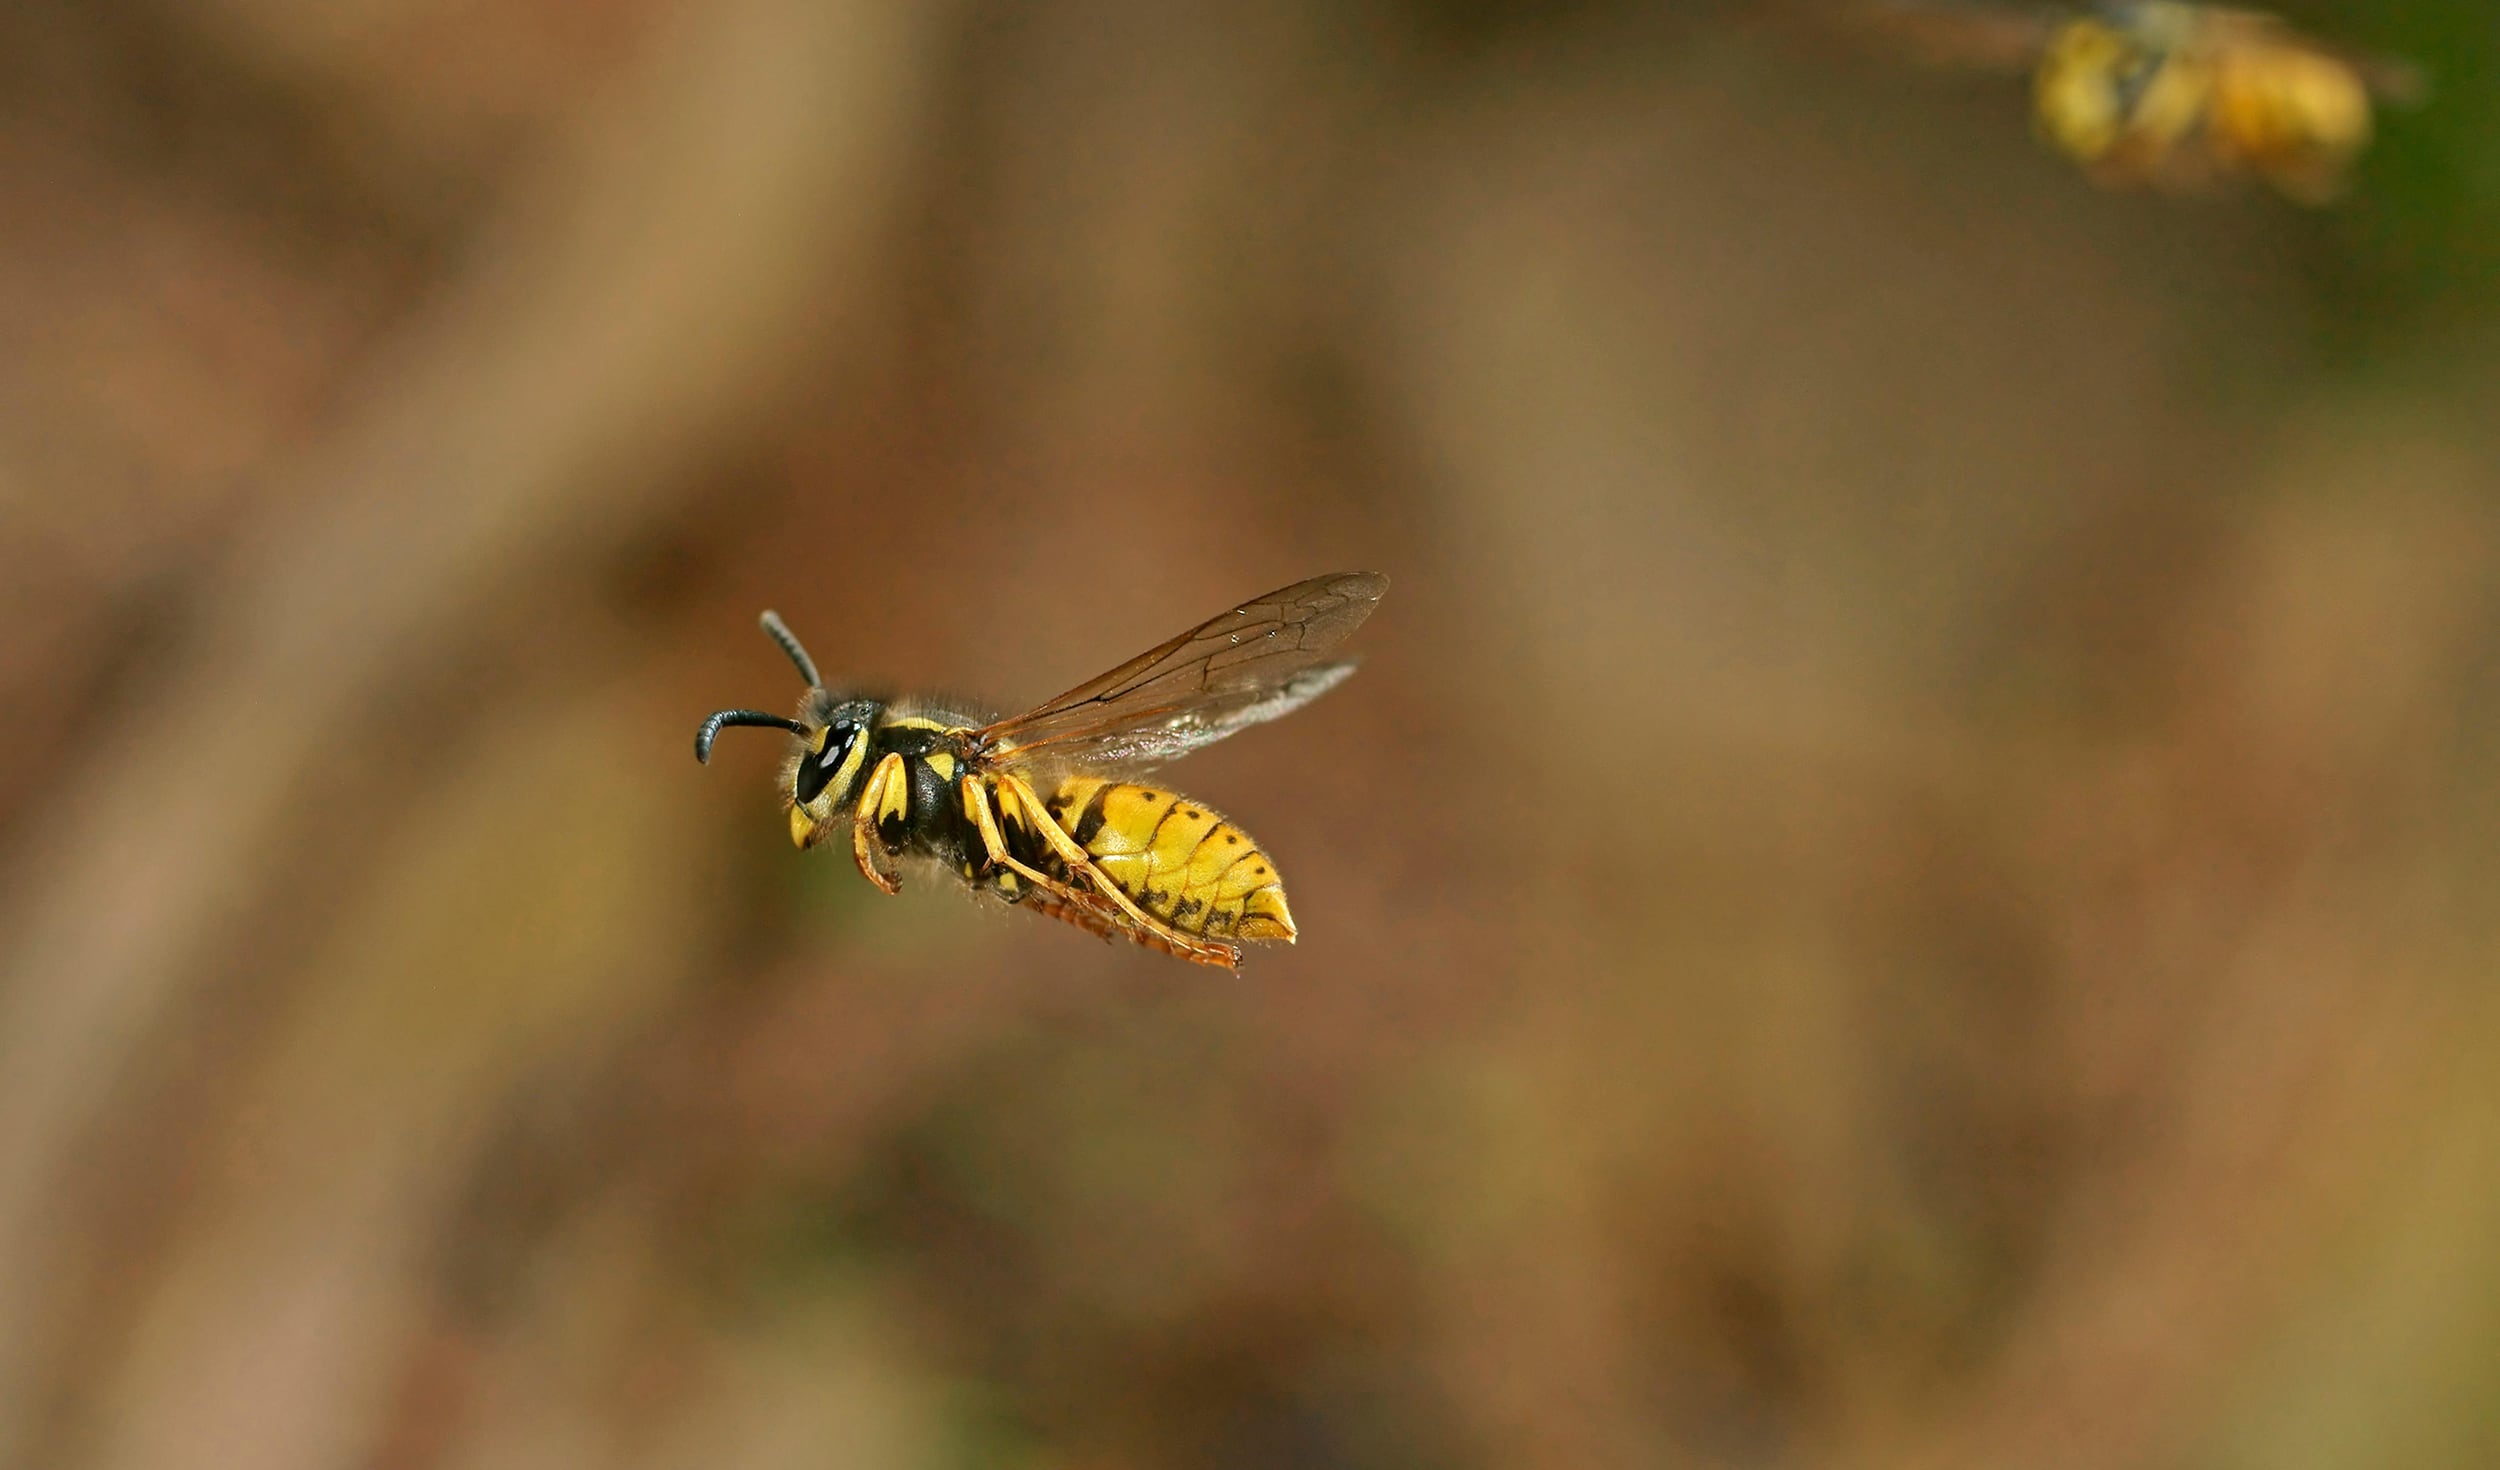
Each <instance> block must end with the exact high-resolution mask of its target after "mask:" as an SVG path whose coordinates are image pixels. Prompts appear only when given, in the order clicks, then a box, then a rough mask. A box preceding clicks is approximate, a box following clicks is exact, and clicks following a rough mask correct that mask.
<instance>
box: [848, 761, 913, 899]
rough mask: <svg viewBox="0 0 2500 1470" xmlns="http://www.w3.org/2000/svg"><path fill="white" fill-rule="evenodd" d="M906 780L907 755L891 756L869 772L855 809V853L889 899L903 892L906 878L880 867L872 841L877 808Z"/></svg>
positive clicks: (866, 874)
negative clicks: (904, 772)
mask: <svg viewBox="0 0 2500 1470" xmlns="http://www.w3.org/2000/svg"><path fill="white" fill-rule="evenodd" d="M904 779H905V778H904V776H903V758H902V757H901V756H899V755H888V756H887V757H886V758H885V759H884V760H881V761H879V762H877V768H876V769H875V770H874V771H872V772H870V773H869V775H868V784H867V785H866V786H864V787H862V788H861V789H860V793H859V801H858V803H857V804H856V805H854V806H853V807H852V808H851V856H852V857H853V858H854V859H855V860H857V861H858V863H859V871H860V876H862V877H864V878H866V879H867V880H868V881H869V882H871V883H874V884H876V885H877V886H878V887H879V888H882V889H884V890H885V893H886V896H887V897H889V898H891V897H893V896H894V895H895V894H897V893H900V892H902V891H903V880H901V879H900V878H897V877H895V876H893V875H892V874H890V873H888V872H886V871H885V869H884V868H882V867H880V866H878V864H877V860H876V857H875V856H874V848H873V846H872V844H874V843H875V841H876V836H877V811H878V809H879V808H880V807H882V806H884V805H885V804H886V798H887V795H888V793H890V792H892V791H894V790H895V789H897V788H898V787H899V786H900V785H901V784H902V782H903V780H904Z"/></svg>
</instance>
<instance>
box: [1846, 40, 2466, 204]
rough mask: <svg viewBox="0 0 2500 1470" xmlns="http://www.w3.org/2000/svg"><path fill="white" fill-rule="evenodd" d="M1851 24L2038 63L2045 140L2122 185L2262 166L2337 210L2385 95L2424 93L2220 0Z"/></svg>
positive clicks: (2272, 178)
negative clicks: (2378, 103)
mask: <svg viewBox="0 0 2500 1470" xmlns="http://www.w3.org/2000/svg"><path fill="white" fill-rule="evenodd" d="M1849 17H1850V19H1852V20H1854V21H1855V22H1857V23H1858V24H1859V25H1860V26H1862V27H1873V28H1879V29H1881V30H1884V31H1887V32H1889V33H1890V34H1892V35H1893V36H1895V37H1896V38H1898V39H1899V40H1900V41H1901V42H1902V43H1903V44H1904V45H1905V46H1907V47H1909V48H1911V49H1913V50H1915V51H1916V52H1918V53H1920V54H1922V55H1923V56H1925V57H1926V58H1927V59H1929V60H1933V61H1937V62H1942V63H1946V64H1953V65H1964V66H1971V65H1976V66H1986V67H1995V68H2015V67H2019V68H2023V69H2027V70H2029V71H2030V73H2031V78H2032V116H2033V120H2034V122H2035V124H2036V125H2037V127H2038V128H2039V131H2040V135H2041V136H2042V137H2043V138H2044V139H2046V140H2047V141H2048V142H2049V143H2050V144H2051V145H2052V146H2054V147H2055V148H2057V149H2058V150H2059V151H2060V152H2063V153H2065V154H2066V155H2067V156H2069V157H2071V158H2073V159H2074V160H2075V161H2077V162H2078V163H2080V164H2082V165H2083V167H2084V168H2085V170H2086V171H2087V172H2089V173H2090V174H2091V175H2092V177H2093V178H2094V179H2096V180H2098V181H2099V182H2101V183H2103V184H2108V185H2113V186H2119V187H2129V186H2141V185H2151V186H2154V187H2157V188H2165V189H2193V188H2201V187H2205V186H2207V185H2210V184H2212V183H2213V182H2215V181H2216V180H2218V179H2221V178H2226V177H2230V176H2234V175H2240V174H2253V175H2255V176H2256V177H2258V178H2260V179H2263V180H2264V181H2265V182H2266V183H2268V184H2270V185H2272V186H2273V187H2274V188H2275V189H2276V190H2277V191H2278V192H2280V193H2282V194H2283V195H2284V196H2285V197H2286V198H2289V199H2293V200H2296V201H2298V202H2300V203H2303V204H2324V203H2328V202H2330V201H2332V200H2333V199H2335V198H2336V197H2337V196H2339V195H2341V194H2342V193H2343V191H2344V188H2345V186H2346V184H2347V182H2348V181H2349V179H2350V176H2351V171H2352V165H2353V162H2354V160H2355V159H2357V158H2359V157H2360V155H2361V152H2362V150H2363V149H2365V148H2367V147H2368V146H2369V144H2370V137H2371V131H2372V123H2373V112H2374V103H2375V101H2376V100H2377V99H2382V98H2383V99H2386V100H2388V101H2396V102H2411V101H2415V100H2418V99H2419V97H2420V96H2421V94H2422V90H2423V88H2422V80H2421V77H2420V74H2419V73H2418V72H2416V71H2415V70H2414V69H2413V68H2412V67H2410V66H2408V65H2406V64H2404V63H2402V62H2397V61H2391V60H2387V59H2384V58H2376V57H2363V56H2357V55H2353V54H2350V53H2347V52H2344V51H2341V50H2338V49H2337V48H2335V47H2332V46H2330V45H2328V44H2326V43H2325V42H2323V41H2319V40H2316V39H2315V38H2313V37H2310V36H2306V35H2303V34H2301V33H2300V32H2299V31H2296V30H2294V29H2292V28H2291V27H2290V26H2289V25H2287V24H2285V23H2284V22H2283V21H2282V20H2280V19H2278V18H2277V17H2275V16H2272V15H2269V14H2266V13H2264V12H2262V11H2256V10H2240V9H2234V8H2230V7H2226V6H2219V5H2189V4H2179V3H2173V0H2107V3H2103V4H2100V5H2097V6H2094V7H2093V8H2091V9H2090V10H2086V11H2072V10H2066V11H2058V10H2041V11H2020V10H2012V9H2000V8H1994V7H1987V6H1979V5H1954V4H1945V3H1915V0H1864V3H1862V4H1859V5H1857V6H1855V7H1853V9H1852V10H1851V11H1850V12H1849Z"/></svg>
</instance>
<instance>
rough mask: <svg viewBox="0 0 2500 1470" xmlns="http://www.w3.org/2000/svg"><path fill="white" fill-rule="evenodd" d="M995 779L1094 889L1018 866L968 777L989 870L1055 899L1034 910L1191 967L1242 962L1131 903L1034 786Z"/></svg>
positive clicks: (969, 805) (1231, 951)
mask: <svg viewBox="0 0 2500 1470" xmlns="http://www.w3.org/2000/svg"><path fill="white" fill-rule="evenodd" d="M996 779H998V780H1000V781H1002V782H1004V783H1006V784H1007V786H1008V789H1009V790H1010V791H1012V792H1013V793H1014V794H1015V797H1016V800H1017V801H1018V802H1019V803H1021V804H1022V806H1023V809H1024V811H1025V812H1026V813H1027V814H1028V817H1029V819H1030V822H1031V824H1032V825H1033V827H1034V828H1035V829H1036V830H1038V831H1039V832H1040V833H1041V834H1042V837H1043V840H1044V841H1046V842H1049V843H1050V845H1051V848H1052V850H1053V851H1055V852H1057V853H1058V854H1059V858H1060V860H1061V861H1062V862H1065V863H1066V864H1067V865H1068V871H1069V872H1070V873H1072V874H1082V875H1083V876H1084V879H1085V882H1086V884H1087V885H1088V886H1089V887H1091V888H1092V889H1093V890H1094V892H1092V893H1088V892H1086V891H1085V890H1084V889H1082V888H1078V887H1076V886H1075V885H1074V884H1070V883H1062V882H1060V881H1059V880H1058V879H1056V878H1053V877H1051V876H1050V875H1049V874H1047V873H1044V872H1041V871H1039V870H1038V869H1035V868H1033V867H1030V866H1028V865H1026V864H1024V863H1021V862H1018V861H1017V860H1016V856H1015V854H1014V853H1011V852H1009V851H1008V850H1007V843H1006V839H1005V838H1004V837H1002V836H1001V835H1000V834H999V830H998V816H997V813H996V812H994V811H993V810H991V805H990V793H989V791H988V789H987V788H986V787H984V786H983V785H982V784H981V783H980V782H978V781H974V780H970V779H967V780H966V781H965V782H964V783H963V785H964V810H965V811H967V812H969V813H970V814H971V816H972V823H973V825H974V826H975V827H977V828H979V829H980V832H981V846H982V848H983V849H984V850H985V851H986V853H987V854H988V857H989V863H990V866H991V868H993V869H995V868H1001V867H1003V868H1005V869H1007V870H1008V871H1009V872H1011V873H1014V874H1015V875H1016V876H1017V877H1019V878H1022V879H1023V880H1024V881H1025V882H1027V883H1030V884H1032V885H1033V886H1034V887H1035V888H1036V889H1039V890H1040V891H1041V892H1042V893H1043V894H1045V895H1047V896H1048V898H1049V899H1051V900H1056V902H1055V903H1053V902H1043V903H1038V904H1035V905H1034V908H1035V909H1036V910H1037V911H1039V912H1041V913H1046V914H1049V915H1050V916H1051V917H1052V918H1055V919H1064V920H1066V921H1067V922H1069V923H1071V924H1075V925H1076V926H1078V927H1079V928H1082V929H1088V930H1091V931H1093V932H1094V933H1096V934H1100V935H1102V936H1103V937H1104V938H1106V939H1108V938H1110V937H1111V936H1112V935H1114V934H1119V935H1122V936H1124V937H1126V938H1129V939H1133V940H1135V941H1136V942H1138V943H1139V944H1142V945H1145V946H1146V947H1147V948H1149V949H1159V950H1162V951H1163V952H1164V953H1165V954H1171V955H1178V956H1179V957H1181V958H1182V959H1185V960H1188V961H1190V962H1192V963H1193V964H1200V965H1214V966H1217V967H1219V968H1221V969H1226V970H1230V969H1234V968H1236V967H1238V966H1239V965H1240V964H1241V951H1240V949H1239V948H1237V947H1235V946H1233V945H1230V944H1225V943H1223V942H1221V941H1219V940H1212V939H1197V938H1193V937H1192V936H1190V935H1187V934H1183V933H1182V932H1181V931H1179V930H1178V929H1175V928H1173V927H1172V926H1171V925H1169V924H1166V923H1164V922H1163V921H1162V920H1160V919H1158V918H1156V917H1155V916H1154V915H1152V914H1150V913H1147V912H1146V911H1145V910H1144V909H1141V908H1139V907H1138V906H1137V905H1136V904H1134V903H1131V902H1130V901H1129V897H1128V895H1127V894H1125V893H1122V892H1121V891H1120V890H1119V887H1118V885H1116V884H1114V883H1113V882H1112V881H1111V880H1110V879H1108V878H1106V877H1104V876H1103V875H1102V870H1101V869H1099V868H1096V867H1095V866H1094V864H1093V860H1092V859H1091V858H1089V857H1088V856H1086V853H1085V849H1083V848H1081V847H1078V846H1077V845H1076V842H1075V840H1074V839H1073V838H1071V837H1069V836H1068V834H1067V833H1065V832H1062V831H1061V830H1059V827H1058V824H1056V823H1054V822H1052V821H1051V820H1050V818H1049V816H1048V815H1047V813H1046V809H1045V808H1044V807H1043V805H1042V801H1041V798H1040V797H1038V796H1035V795H1034V794H1033V788H1032V787H1030V786H1027V785H1026V784H1024V782H1023V781H1021V780H1019V779H1018V778H1016V777H1014V776H1000V777H997V778H996Z"/></svg>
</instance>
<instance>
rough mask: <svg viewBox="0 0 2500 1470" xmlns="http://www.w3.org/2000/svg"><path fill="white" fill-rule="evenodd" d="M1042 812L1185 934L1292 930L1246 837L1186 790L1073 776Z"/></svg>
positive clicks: (1248, 935)
mask: <svg viewBox="0 0 2500 1470" xmlns="http://www.w3.org/2000/svg"><path fill="white" fill-rule="evenodd" d="M1049 809H1050V816H1051V819H1052V820H1053V821H1056V822H1057V823H1058V824H1059V825H1060V826H1061V827H1062V828H1064V829H1065V830H1066V831H1067V833H1068V835H1069V836H1071V837H1073V838H1075V839H1076V843H1077V846H1079V847H1082V848H1084V849H1085V852H1086V854H1087V856H1089V857H1091V858H1092V859H1093V861H1094V866H1096V867H1097V868H1100V869H1101V870H1102V873H1103V876H1105V877H1107V878H1109V879H1110V880H1111V881H1112V882H1114V883H1116V884H1118V885H1119V887H1120V891H1121V892H1123V893H1125V894H1127V895H1128V896H1129V898H1130V900H1131V901H1132V902H1134V903H1136V905H1137V906H1138V907H1139V908H1142V909H1145V910H1146V911H1147V912H1149V913H1151V914H1153V915H1154V916H1155V917H1156V918H1159V919H1162V920H1164V921H1166V922H1167V923H1169V924H1171V925H1172V927H1174V928H1175V929H1180V930H1183V931H1185V932H1187V933H1190V934H1198V935H1205V936H1209V937H1213V938H1219V939H1283V940H1288V941H1290V940H1291V939H1292V938H1293V937H1294V927H1293V913H1292V911H1291V910H1290V909H1288V908H1287V907H1286V906H1285V883H1284V879H1282V878H1280V877H1279V876H1277V873H1276V864H1275V862H1274V860H1272V859H1271V858H1269V857H1268V855H1267V854H1266V853H1265V852H1263V851H1261V850H1260V848H1259V845H1258V844H1257V843H1256V842H1253V841H1251V840H1250V834H1248V833H1246V832H1244V831H1242V830H1241V829H1240V828H1239V827H1236V826H1234V825H1233V824H1232V823H1230V822H1227V821H1225V820H1224V819H1223V818H1222V817H1221V816H1219V815H1217V814H1216V813H1215V812H1213V811H1210V810H1208V809H1207V808H1206V807H1204V806H1202V805H1200V804H1199V803H1197V802H1195V801H1192V800H1190V799H1189V798H1187V797H1185V796H1178V795H1175V794H1174V793H1172V792H1169V791H1157V790H1155V789H1154V788H1152V787H1149V786H1135V785H1130V784H1128V783H1126V782H1119V781H1104V780H1099V779H1097V778H1094V777H1090V776H1073V777H1070V778H1068V779H1067V780H1065V781H1062V782H1060V783H1059V786H1058V789H1057V790H1055V791H1053V792H1052V793H1051V794H1050V797H1049Z"/></svg>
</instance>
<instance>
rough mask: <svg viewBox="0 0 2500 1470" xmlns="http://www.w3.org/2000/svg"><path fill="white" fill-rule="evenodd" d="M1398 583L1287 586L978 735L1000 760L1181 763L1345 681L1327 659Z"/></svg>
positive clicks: (1358, 580) (1133, 766) (1111, 766)
mask: <svg viewBox="0 0 2500 1470" xmlns="http://www.w3.org/2000/svg"><path fill="white" fill-rule="evenodd" d="M1388 588H1389V579H1388V578H1386V577H1384V576H1381V575H1380V574H1379V573H1377V572H1334V573H1331V574H1329V575H1327V576H1324V577H1313V578H1311V579H1310V580H1309V581H1306V582H1296V583H1294V584H1293V585H1292V586H1290V587H1283V588H1279V589H1277V590H1276V591H1274V592H1270V593H1268V594H1267V595H1266V596H1264V597H1258V598H1253V599H1252V600H1250V601H1248V602H1245V603H1242V604H1241V605H1240V606H1238V607H1235V608H1232V609H1231V610H1229V611H1227V612H1224V613H1221V614H1218V615H1217V616H1215V617H1212V618H1209V619H1208V620H1207V621H1205V622H1203V623H1200V624H1199V625H1198V626H1197V627H1195V628H1192V629H1190V630H1189V631H1188V632H1186V633H1183V634H1181V635H1180V636H1179V637H1177V638H1175V639H1173V640H1172V641H1171V642H1169V643H1166V644H1164V645H1163V646H1162V647H1160V648H1154V649H1149V650H1148V651H1146V652H1144V653H1141V654H1139V655H1138V656H1137V657H1135V658H1133V659H1130V660H1129V661H1128V662H1127V663H1124V664H1122V665H1120V666H1119V667H1118V668H1116V669H1113V670H1111V671H1110V672H1109V673H1107V674H1103V675H1101V676H1100V677H1098V678H1094V679H1089V680H1087V681H1086V682H1084V683H1082V684H1079V685H1078V686H1076V687H1075V688H1074V689H1071V690H1069V691H1068V692H1067V693H1065V694H1062V695H1060V696H1059V697H1058V698H1056V699H1053V700H1050V701H1048V702H1047V703H1045V704H1043V705H1041V706H1040V707H1038V708H1035V709H1032V710H1028V711H1026V712H1025V713H1023V714H1020V715H1017V716H1014V717H1013V718H1011V719H1005V720H1001V721H999V722H998V723H996V724H994V725H989V726H986V727H984V728H982V729H980V730H977V731H975V732H974V734H973V739H974V741H975V744H976V746H977V748H979V749H980V750H981V752H982V755H983V757H984V758H985V759H987V760H988V761H990V762H991V763H993V764H996V765H1001V766H1065V767H1083V768H1084V769H1086V770H1089V771H1099V772H1101V773H1103V774H1106V775H1112V774H1122V773H1129V772H1138V771H1145V770H1149V769H1151V768H1153V767H1155V766H1158V765H1162V764H1164V763H1165V762H1167V761H1174V760H1178V759H1179V758H1180V757H1182V756H1184V755H1187V754H1188V753H1189V752H1191V751H1193V750H1196V749H1198V748H1199V747H1200V746H1202V745H1211V744H1213V743H1215V742H1216V741H1218V740H1221V739H1223V738H1224V737H1225V736H1227V735H1230V734H1232V733H1234V732H1235V731H1237V730H1241V729H1245V728H1247V727H1248V726H1251V725H1255V724H1258V723H1260V722H1262V721H1265V720H1272V719H1275V718H1276V717H1277V716H1279V715H1284V714H1290V713H1291V712H1293V711H1294V710H1297V709H1300V708H1301V707H1302V706H1303V705H1306V704H1308V703H1310V702H1311V701H1312V700H1314V699H1317V698H1318V697H1319V696H1321V695H1322V694H1325V693H1327V692H1328V691H1329V690H1330V689H1333V688H1335V687H1336V686H1337V685H1338V683H1340V682H1341V681H1342V680H1344V678H1345V677H1346V675H1348V674H1351V673H1353V672H1354V665H1353V664H1351V663H1344V662H1338V663H1328V662H1323V661H1322V660H1323V659H1325V658H1326V656H1327V654H1328V653H1329V651H1330V650H1332V649H1334V648H1335V647H1336V646H1337V645H1338V644H1340V643H1342V642H1344V641H1345V639H1346V635H1348V634H1350V633H1352V632H1353V631H1354V630H1355V629H1356V628H1358V627H1360V626H1362V623H1363V620H1364V619H1365V618H1368V617H1370V616H1371V615H1372V609H1373V608H1374V607H1377V606H1378V605H1379V604H1380V598H1381V594H1382V593H1384V592H1386V591H1387V590H1388Z"/></svg>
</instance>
